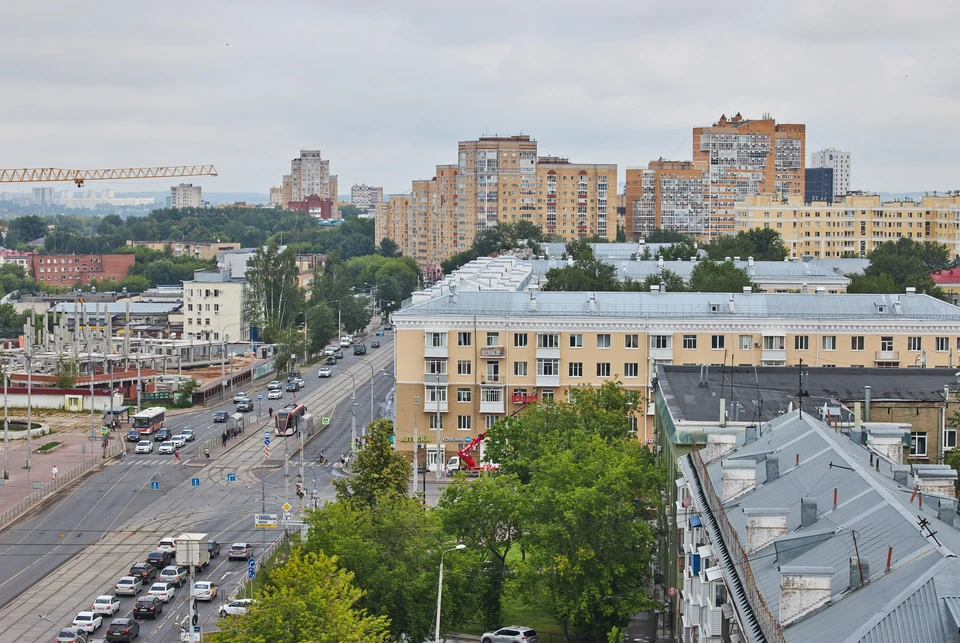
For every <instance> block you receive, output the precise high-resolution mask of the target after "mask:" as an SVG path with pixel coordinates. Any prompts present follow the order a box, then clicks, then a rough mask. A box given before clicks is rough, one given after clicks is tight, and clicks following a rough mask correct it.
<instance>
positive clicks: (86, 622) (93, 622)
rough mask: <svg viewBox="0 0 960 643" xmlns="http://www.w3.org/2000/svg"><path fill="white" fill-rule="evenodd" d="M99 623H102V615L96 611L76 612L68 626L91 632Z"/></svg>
mask: <svg viewBox="0 0 960 643" xmlns="http://www.w3.org/2000/svg"><path fill="white" fill-rule="evenodd" d="M101 625H103V617H102V616H100V615H99V614H97V613H96V612H78V613H77V616H76V618H74V619H73V623H71V624H70V627H72V628H76V629H78V630H80V631H81V632H88V633H90V634H93V633H94V632H96V631H97V630H99V629H100V626H101Z"/></svg>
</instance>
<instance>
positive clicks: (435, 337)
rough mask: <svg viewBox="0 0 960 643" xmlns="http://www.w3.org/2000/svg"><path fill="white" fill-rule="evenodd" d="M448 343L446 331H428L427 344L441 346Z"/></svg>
mask: <svg viewBox="0 0 960 643" xmlns="http://www.w3.org/2000/svg"><path fill="white" fill-rule="evenodd" d="M446 345H447V334H446V333H427V346H433V347H441V346H446Z"/></svg>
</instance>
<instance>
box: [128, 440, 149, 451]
mask: <svg viewBox="0 0 960 643" xmlns="http://www.w3.org/2000/svg"><path fill="white" fill-rule="evenodd" d="M133 452H134V453H153V440H140V441H139V442H137V446H136V447H134V449H133Z"/></svg>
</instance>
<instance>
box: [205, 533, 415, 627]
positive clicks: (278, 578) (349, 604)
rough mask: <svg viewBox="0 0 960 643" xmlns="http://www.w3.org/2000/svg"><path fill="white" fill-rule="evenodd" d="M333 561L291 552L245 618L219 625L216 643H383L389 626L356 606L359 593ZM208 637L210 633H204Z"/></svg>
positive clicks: (351, 577) (225, 620) (349, 576)
mask: <svg viewBox="0 0 960 643" xmlns="http://www.w3.org/2000/svg"><path fill="white" fill-rule="evenodd" d="M337 562H338V561H337V560H336V558H332V557H329V556H326V555H324V554H322V553H315V552H309V551H308V552H302V551H300V550H299V549H294V550H293V551H292V552H291V554H290V558H289V559H288V560H287V562H286V563H284V564H283V565H281V566H280V567H278V568H277V569H276V570H274V571H273V572H272V573H271V581H272V582H271V583H270V584H268V585H267V586H266V587H265V588H264V589H263V590H262V591H261V593H260V595H259V596H257V600H256V602H255V603H253V605H251V606H250V608H249V609H248V610H247V613H246V615H244V616H227V617H224V618H222V619H220V621H219V626H220V632H219V633H217V634H214V635H213V637H215V639H214V640H215V641H216V642H217V643H304V642H310V643H378V642H382V643H388V641H391V640H396V639H392V638H391V637H390V636H389V627H390V622H389V620H388V619H387V618H385V617H383V616H371V615H370V614H368V613H367V611H366V610H364V609H362V608H360V607H359V606H358V605H359V603H360V602H361V601H362V599H363V592H362V591H361V590H359V589H358V588H357V587H355V586H354V585H353V581H354V575H353V574H352V573H350V572H348V571H346V570H344V569H338V567H337ZM207 636H210V635H207Z"/></svg>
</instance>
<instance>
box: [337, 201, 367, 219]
mask: <svg viewBox="0 0 960 643" xmlns="http://www.w3.org/2000/svg"><path fill="white" fill-rule="evenodd" d="M338 209H339V211H340V218H341V219H346V218H347V217H356V216H359V215H361V214H366V212H367V211H366V210H364V209H363V208H360V207H357V206H355V205H350V204H347V205H341V206H340V207H339V208H338Z"/></svg>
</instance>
